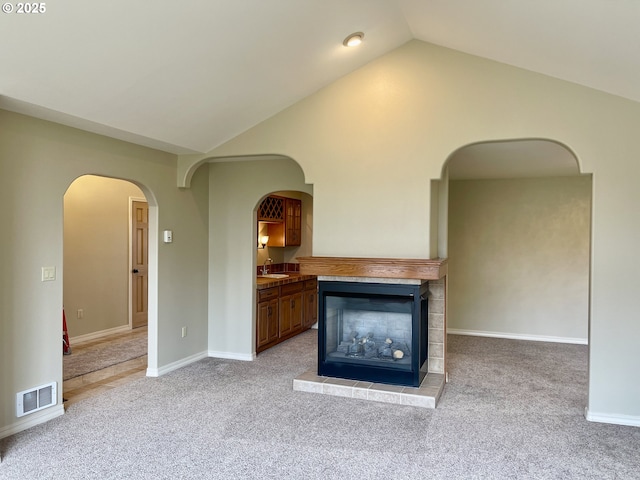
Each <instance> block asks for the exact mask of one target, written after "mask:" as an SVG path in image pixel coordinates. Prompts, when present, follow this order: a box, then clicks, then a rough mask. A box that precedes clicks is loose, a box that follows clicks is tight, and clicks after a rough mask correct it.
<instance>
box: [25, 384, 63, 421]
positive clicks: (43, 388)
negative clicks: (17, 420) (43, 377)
mask: <svg viewBox="0 0 640 480" xmlns="http://www.w3.org/2000/svg"><path fill="white" fill-rule="evenodd" d="M57 399H58V396H57V394H56V382H52V383H48V384H46V385H40V386H39V387H36V388H32V389H30V390H24V391H22V392H19V393H17V394H16V403H17V408H16V409H17V415H18V417H22V416H24V415H27V414H28V413H33V412H37V411H38V410H42V409H43V408H47V407H50V406H52V405H55V404H56V402H57Z"/></svg>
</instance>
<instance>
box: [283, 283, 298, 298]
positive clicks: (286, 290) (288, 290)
mask: <svg viewBox="0 0 640 480" xmlns="http://www.w3.org/2000/svg"><path fill="white" fill-rule="evenodd" d="M302 287H304V282H295V283H287V284H286V285H282V286H281V287H280V295H282V296H283V297H284V296H285V295H291V294H292V293H298V292H301V291H302Z"/></svg>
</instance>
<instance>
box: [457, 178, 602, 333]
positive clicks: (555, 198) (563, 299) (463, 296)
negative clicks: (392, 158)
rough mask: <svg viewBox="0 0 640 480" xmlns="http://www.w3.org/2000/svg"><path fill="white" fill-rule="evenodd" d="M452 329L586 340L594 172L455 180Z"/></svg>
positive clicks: (465, 331) (467, 331) (466, 331)
mask: <svg viewBox="0 0 640 480" xmlns="http://www.w3.org/2000/svg"><path fill="white" fill-rule="evenodd" d="M449 198H450V200H449V277H448V278H449V309H448V311H447V312H448V316H447V322H448V328H449V331H458V330H459V331H462V332H464V333H472V334H497V335H505V336H513V337H516V338H517V337H525V338H526V337H529V338H536V337H537V338H538V339H541V340H543V339H547V340H557V341H570V342H586V341H587V335H588V325H589V312H588V306H589V241H590V216H591V178H590V177H589V176H580V177H555V178H520V179H506V180H456V181H451V183H450V197H449Z"/></svg>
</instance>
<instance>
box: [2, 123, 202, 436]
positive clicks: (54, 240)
mask: <svg viewBox="0 0 640 480" xmlns="http://www.w3.org/2000/svg"><path fill="white" fill-rule="evenodd" d="M86 174H95V175H102V176H107V177H115V178H122V179H126V180H129V181H132V182H134V183H135V184H136V185H138V186H139V187H140V189H141V190H142V191H143V192H144V193H145V196H146V197H147V199H148V200H149V203H150V205H151V213H150V216H151V219H150V220H151V225H152V228H151V230H152V232H151V235H150V237H151V238H152V239H155V242H151V246H150V250H151V261H150V264H151V269H150V280H151V281H150V283H151V286H150V301H149V304H150V318H152V319H154V318H155V320H150V326H149V367H150V369H155V370H157V369H159V368H161V367H164V366H167V365H171V364H172V363H173V362H177V361H180V360H183V359H185V358H187V357H190V356H192V355H197V354H199V353H204V354H206V350H207V343H206V342H207V340H206V338H207V262H206V258H207V249H208V242H207V238H208V235H209V231H208V213H207V212H208V179H207V178H208V176H207V167H203V168H202V169H201V170H199V171H198V172H196V174H195V175H194V182H193V184H192V188H191V189H189V190H180V189H178V188H177V187H176V157H175V156H174V155H171V154H167V153H163V152H159V151H157V150H151V149H148V148H143V147H138V146H135V145H132V144H128V143H126V142H121V141H116V140H112V139H109V138H106V137H102V136H100V135H94V134H89V133H86V132H83V131H80V130H76V129H73V128H69V127H65V126H62V125H58V124H54V123H50V122H46V121H41V120H36V119H34V118H30V117H27V116H23V115H18V114H14V113H10V112H7V111H3V110H0V205H1V208H0V224H2V227H3V232H4V233H3V235H1V236H0V265H2V268H1V269H0V276H1V277H0V280H1V284H2V285H3V288H2V289H0V437H3V436H6V435H8V434H10V433H11V432H14V431H17V430H20V429H22V428H25V426H28V425H31V424H33V423H37V422H39V421H43V420H44V419H46V418H50V417H51V416H52V415H58V414H61V413H62V406H61V405H62V403H61V401H62V303H63V287H62V283H63V279H64V268H63V197H64V194H65V192H66V191H67V188H68V187H69V186H70V185H71V184H72V183H73V181H74V180H75V179H76V178H78V177H80V176H82V175H86ZM166 228H171V229H173V231H174V242H173V243H172V244H168V245H165V244H162V243H160V244H158V242H157V239H158V231H159V230H163V229H166ZM203 259H205V261H203ZM44 266H54V267H56V273H57V278H56V280H55V281H52V282H42V281H41V268H42V267H44ZM183 325H187V326H188V328H189V330H188V331H189V335H188V336H187V337H186V338H184V339H182V338H181V337H180V330H181V327H182V326H183ZM18 359H19V361H18ZM52 381H55V382H58V387H59V388H58V406H57V407H52V408H48V409H45V410H42V411H41V412H37V413H34V414H31V415H28V416H25V417H22V418H21V419H18V418H17V417H16V412H15V401H16V397H15V395H16V393H17V392H19V391H22V390H26V389H29V388H33V387H37V386H39V385H42V384H45V383H48V382H52Z"/></svg>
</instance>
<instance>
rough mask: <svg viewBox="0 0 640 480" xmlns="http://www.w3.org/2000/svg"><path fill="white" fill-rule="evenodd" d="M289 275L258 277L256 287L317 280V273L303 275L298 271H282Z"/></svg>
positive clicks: (261, 287)
mask: <svg viewBox="0 0 640 480" xmlns="http://www.w3.org/2000/svg"><path fill="white" fill-rule="evenodd" d="M282 273H284V274H286V275H289V276H288V277H287V278H262V277H257V278H256V289H257V290H262V289H263V288H271V287H279V286H280V285H286V284H287V283H295V282H304V281H305V280H315V279H316V278H317V277H316V276H315V275H301V274H300V273H298V272H282Z"/></svg>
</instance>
